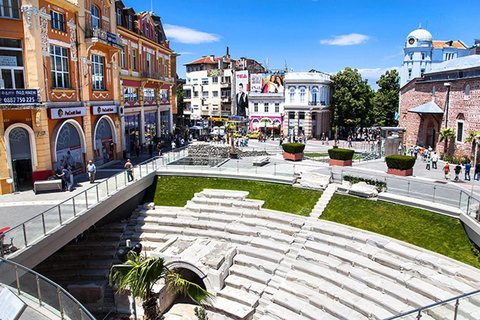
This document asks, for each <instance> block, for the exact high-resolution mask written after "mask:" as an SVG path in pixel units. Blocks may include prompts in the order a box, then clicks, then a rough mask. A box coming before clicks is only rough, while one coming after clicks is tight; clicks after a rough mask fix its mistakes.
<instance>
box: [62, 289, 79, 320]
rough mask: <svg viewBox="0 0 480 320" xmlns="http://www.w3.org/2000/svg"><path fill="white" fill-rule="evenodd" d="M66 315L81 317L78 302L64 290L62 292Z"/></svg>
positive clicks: (75, 317) (72, 318) (72, 317)
mask: <svg viewBox="0 0 480 320" xmlns="http://www.w3.org/2000/svg"><path fill="white" fill-rule="evenodd" d="M60 299H61V301H62V308H63V313H64V317H65V318H66V319H71V320H75V319H80V314H79V312H78V311H79V310H78V304H77V303H76V302H75V301H74V300H72V299H71V298H70V297H69V296H68V295H67V294H66V293H65V292H64V291H61V292H60Z"/></svg>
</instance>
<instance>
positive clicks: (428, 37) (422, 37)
mask: <svg viewBox="0 0 480 320" xmlns="http://www.w3.org/2000/svg"><path fill="white" fill-rule="evenodd" d="M410 38H415V39H416V40H417V41H430V42H431V41H432V34H431V33H430V32H428V31H427V30H425V29H422V26H420V27H418V29H417V30H413V31H412V32H410V34H409V35H408V36H407V41H408V39H410Z"/></svg>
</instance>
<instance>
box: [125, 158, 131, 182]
mask: <svg viewBox="0 0 480 320" xmlns="http://www.w3.org/2000/svg"><path fill="white" fill-rule="evenodd" d="M124 168H125V169H127V179H128V182H130V181H133V165H132V163H131V162H130V159H127V163H125V166H124Z"/></svg>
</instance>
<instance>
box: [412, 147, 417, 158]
mask: <svg viewBox="0 0 480 320" xmlns="http://www.w3.org/2000/svg"><path fill="white" fill-rule="evenodd" d="M417 155H418V147H417V146H415V147H413V156H414V157H415V160H417Z"/></svg>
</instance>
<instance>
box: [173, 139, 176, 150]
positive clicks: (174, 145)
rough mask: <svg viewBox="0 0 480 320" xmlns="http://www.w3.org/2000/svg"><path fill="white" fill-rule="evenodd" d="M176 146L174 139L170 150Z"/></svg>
mask: <svg viewBox="0 0 480 320" xmlns="http://www.w3.org/2000/svg"><path fill="white" fill-rule="evenodd" d="M175 147H176V144H175V141H172V150H174V149H175Z"/></svg>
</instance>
